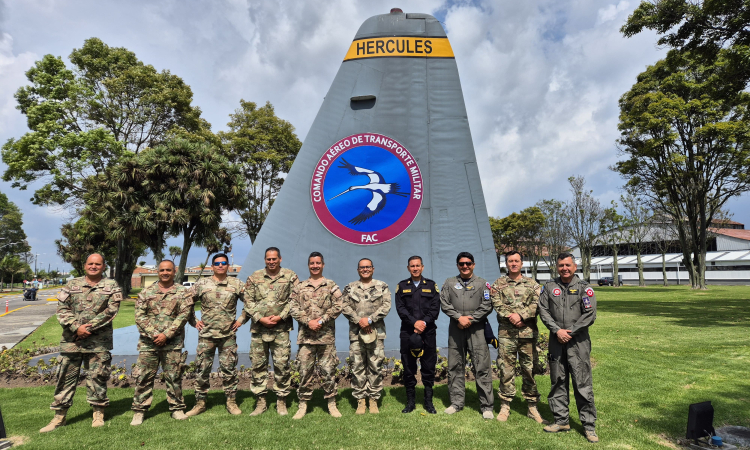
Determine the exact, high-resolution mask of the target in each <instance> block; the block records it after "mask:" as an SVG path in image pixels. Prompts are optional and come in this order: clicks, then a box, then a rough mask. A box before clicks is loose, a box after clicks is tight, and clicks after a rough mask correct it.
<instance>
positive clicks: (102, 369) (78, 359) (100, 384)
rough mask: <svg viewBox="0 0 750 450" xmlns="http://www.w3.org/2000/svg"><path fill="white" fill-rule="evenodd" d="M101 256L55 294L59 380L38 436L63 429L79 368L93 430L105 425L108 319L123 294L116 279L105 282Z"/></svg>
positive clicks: (93, 258) (92, 258)
mask: <svg viewBox="0 0 750 450" xmlns="http://www.w3.org/2000/svg"><path fill="white" fill-rule="evenodd" d="M104 269H105V264H104V258H103V257H102V255H99V254H96V253H95V254H93V255H90V256H89V257H88V258H87V259H86V265H85V266H84V270H85V272H86V275H85V276H83V277H79V278H75V279H73V280H70V281H69V282H68V284H67V285H65V287H64V288H62V290H61V291H60V293H59V294H58V296H57V300H58V302H57V321H58V322H60V326H62V328H63V333H62V339H61V340H60V355H61V356H62V363H61V365H60V372H59V378H58V381H57V387H56V388H55V400H54V402H52V405H51V406H50V409H52V410H54V411H55V417H54V418H53V419H52V421H51V422H50V423H49V424H48V425H47V426H46V427H44V428H42V429H41V430H39V432H40V433H46V432H48V431H52V430H54V429H55V428H58V427H61V426H63V425H65V416H66V414H67V412H68V408H70V405H72V404H73V396H74V395H75V392H76V386H78V379H79V377H80V374H81V365H83V367H84V369H86V371H87V373H88V374H87V377H86V400H88V402H89V404H91V406H93V407H94V420H93V422H92V424H91V426H92V427H101V426H103V425H104V408H106V407H107V406H108V405H109V398H107V381H109V374H110V371H111V363H112V354H111V353H110V352H109V351H110V350H112V320H114V318H115V316H116V315H117V312H118V311H119V310H120V301H121V300H122V291H121V290H120V287H119V286H118V285H117V283H116V282H115V281H114V280H110V279H107V278H104V277H103V276H102V273H103V272H104Z"/></svg>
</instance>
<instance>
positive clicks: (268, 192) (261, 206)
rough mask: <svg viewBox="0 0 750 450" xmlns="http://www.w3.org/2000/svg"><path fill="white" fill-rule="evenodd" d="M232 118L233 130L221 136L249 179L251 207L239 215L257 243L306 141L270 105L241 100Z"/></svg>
mask: <svg viewBox="0 0 750 450" xmlns="http://www.w3.org/2000/svg"><path fill="white" fill-rule="evenodd" d="M229 118H230V121H229V123H227V126H228V127H229V131H227V132H219V133H218V135H219V137H220V138H221V141H222V143H223V145H224V149H225V151H226V152H227V154H228V155H229V158H230V160H231V161H232V162H234V163H235V164H237V165H238V166H239V167H240V170H241V171H242V175H243V177H244V178H245V179H246V180H247V183H246V186H245V197H246V198H247V206H246V207H244V208H242V209H240V210H238V212H239V215H240V218H241V220H242V232H243V234H247V236H248V237H249V238H250V242H255V238H256V237H257V236H258V233H259V232H260V228H261V227H262V226H263V222H264V221H265V220H266V216H268V212H269V211H270V210H271V206H272V205H273V202H274V200H275V199H276V196H277V195H278V193H279V191H280V190H281V185H282V184H284V175H286V173H288V172H289V169H291V167H292V163H293V162H294V159H295V158H296V157H297V153H299V150H300V148H301V147H302V142H300V140H299V139H298V138H297V135H296V134H295V133H294V127H293V126H292V124H291V123H289V122H287V121H286V120H283V119H280V118H279V117H277V116H276V113H275V111H274V108H273V106H272V105H271V103H270V102H267V103H266V104H265V105H264V106H261V107H260V108H259V107H258V106H257V105H256V104H255V103H253V102H246V101H245V100H240V108H238V109H237V110H235V112H234V113H233V114H230V115H229Z"/></svg>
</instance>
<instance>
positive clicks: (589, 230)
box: [566, 175, 602, 281]
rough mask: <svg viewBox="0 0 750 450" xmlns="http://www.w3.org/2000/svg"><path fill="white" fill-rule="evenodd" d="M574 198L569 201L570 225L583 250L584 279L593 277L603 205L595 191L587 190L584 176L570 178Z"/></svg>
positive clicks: (573, 235)
mask: <svg viewBox="0 0 750 450" xmlns="http://www.w3.org/2000/svg"><path fill="white" fill-rule="evenodd" d="M568 182H569V183H570V192H571V193H572V194H573V199H572V200H570V201H569V202H568V203H567V205H566V206H567V210H568V227H569V229H570V237H571V239H572V240H573V242H575V244H576V245H577V246H578V249H579V250H580V251H581V271H582V272H583V279H584V280H586V281H589V280H590V279H591V252H592V249H593V246H594V240H595V239H596V236H597V234H598V231H599V221H600V220H601V218H602V207H601V204H600V203H599V200H597V199H596V198H594V196H593V195H592V194H593V192H594V191H591V190H586V180H584V178H583V177H582V176H580V175H579V176H576V177H570V178H568Z"/></svg>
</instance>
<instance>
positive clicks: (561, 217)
mask: <svg viewBox="0 0 750 450" xmlns="http://www.w3.org/2000/svg"><path fill="white" fill-rule="evenodd" d="M536 207H537V208H539V211H541V213H542V215H543V216H544V223H543V224H542V227H541V230H540V235H541V241H542V242H543V245H542V246H540V247H539V249H540V251H539V252H538V254H539V255H540V256H541V257H542V260H544V262H545V264H547V268H548V269H549V272H550V276H551V277H552V278H554V277H556V276H557V255H559V254H560V253H562V252H564V251H566V250H567V249H568V241H569V240H570V230H569V229H568V216H567V214H566V213H565V204H564V203H563V202H561V201H558V200H540V201H539V202H537V204H536Z"/></svg>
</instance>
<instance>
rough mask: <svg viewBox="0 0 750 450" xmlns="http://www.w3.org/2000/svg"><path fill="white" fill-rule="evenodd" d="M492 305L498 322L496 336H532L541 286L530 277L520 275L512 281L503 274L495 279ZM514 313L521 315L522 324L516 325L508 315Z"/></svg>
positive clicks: (534, 334)
mask: <svg viewBox="0 0 750 450" xmlns="http://www.w3.org/2000/svg"><path fill="white" fill-rule="evenodd" d="M491 291H492V306H493V307H494V308H495V311H497V322H498V324H499V326H498V331H497V337H503V338H533V337H534V336H536V333H537V326H536V316H537V307H538V306H539V294H541V292H542V287H541V286H540V285H539V284H537V282H536V281H534V280H533V279H532V278H528V277H521V279H520V280H518V281H513V280H511V279H510V278H509V277H507V276H504V277H500V278H498V279H497V280H495V283H493V285H492V288H491ZM513 313H516V314H518V315H520V316H521V319H522V320H523V323H524V326H523V327H521V328H518V327H516V326H515V325H513V324H512V323H510V320H508V316H509V315H511V314H513Z"/></svg>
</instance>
